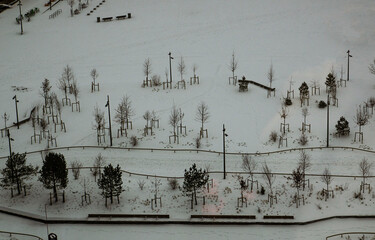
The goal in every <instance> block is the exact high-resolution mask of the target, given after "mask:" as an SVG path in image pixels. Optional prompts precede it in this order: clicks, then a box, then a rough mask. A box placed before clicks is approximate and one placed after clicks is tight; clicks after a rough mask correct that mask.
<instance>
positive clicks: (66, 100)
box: [61, 97, 72, 106]
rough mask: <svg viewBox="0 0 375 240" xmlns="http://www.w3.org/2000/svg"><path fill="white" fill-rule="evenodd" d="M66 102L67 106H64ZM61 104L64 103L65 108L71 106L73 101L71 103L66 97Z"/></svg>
mask: <svg viewBox="0 0 375 240" xmlns="http://www.w3.org/2000/svg"><path fill="white" fill-rule="evenodd" d="M64 101H65V104H64ZM61 102H62V105H63V106H65V105H66V106H68V105H69V106H70V105H72V101H70V98H68V97H66V98H63V99H61Z"/></svg>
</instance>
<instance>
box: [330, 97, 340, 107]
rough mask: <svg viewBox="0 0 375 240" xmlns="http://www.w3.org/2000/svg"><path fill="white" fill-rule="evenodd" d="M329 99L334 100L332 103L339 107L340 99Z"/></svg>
mask: <svg viewBox="0 0 375 240" xmlns="http://www.w3.org/2000/svg"><path fill="white" fill-rule="evenodd" d="M329 99H330V100H331V101H332V105H333V106H336V107H339V100H338V99H337V98H336V97H329Z"/></svg>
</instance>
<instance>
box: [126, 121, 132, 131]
mask: <svg viewBox="0 0 375 240" xmlns="http://www.w3.org/2000/svg"><path fill="white" fill-rule="evenodd" d="M129 124H130V129H133V122H132V121H129V120H125V125H126V128H127V129H129Z"/></svg>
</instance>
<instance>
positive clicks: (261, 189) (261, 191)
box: [260, 186, 266, 195]
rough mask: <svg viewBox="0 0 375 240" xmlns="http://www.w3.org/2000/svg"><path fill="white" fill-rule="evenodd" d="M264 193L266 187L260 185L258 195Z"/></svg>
mask: <svg viewBox="0 0 375 240" xmlns="http://www.w3.org/2000/svg"><path fill="white" fill-rule="evenodd" d="M265 193H266V189H264V187H263V186H261V187H260V195H264V194H265Z"/></svg>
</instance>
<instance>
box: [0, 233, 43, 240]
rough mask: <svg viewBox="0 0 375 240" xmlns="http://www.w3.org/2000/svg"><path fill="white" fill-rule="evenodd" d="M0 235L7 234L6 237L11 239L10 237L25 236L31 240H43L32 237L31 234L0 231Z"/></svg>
mask: <svg viewBox="0 0 375 240" xmlns="http://www.w3.org/2000/svg"><path fill="white" fill-rule="evenodd" d="M0 234H7V235H9V237H12V236H26V237H31V238H33V239H36V240H43V238H41V237H38V236H36V235H32V234H27V233H18V232H6V231H0ZM12 239H13V238H12ZM28 239H30V238H28Z"/></svg>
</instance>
